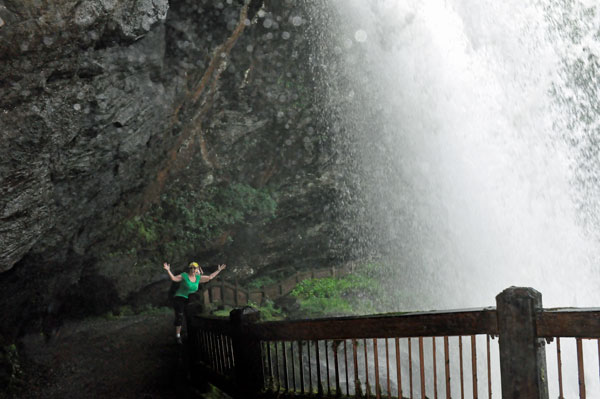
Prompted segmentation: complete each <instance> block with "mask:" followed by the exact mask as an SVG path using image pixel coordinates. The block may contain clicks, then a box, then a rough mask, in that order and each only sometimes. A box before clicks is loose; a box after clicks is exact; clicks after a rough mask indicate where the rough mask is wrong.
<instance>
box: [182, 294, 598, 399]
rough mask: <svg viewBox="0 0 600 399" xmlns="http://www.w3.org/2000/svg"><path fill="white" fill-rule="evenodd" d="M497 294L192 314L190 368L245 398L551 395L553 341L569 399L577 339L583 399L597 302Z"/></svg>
mask: <svg viewBox="0 0 600 399" xmlns="http://www.w3.org/2000/svg"><path fill="white" fill-rule="evenodd" d="M496 299H497V306H496V308H484V309H474V310H459V311H448V312H426V313H412V314H399V315H395V314H386V315H374V316H360V317H340V318H327V319H316V320H296V321H275V322H259V320H258V319H259V317H258V312H256V311H255V310H253V309H251V308H243V309H235V310H234V311H232V312H231V315H230V318H216V317H203V316H198V315H197V316H191V317H190V318H189V320H188V328H189V336H190V343H191V348H192V351H191V352H192V353H193V360H192V361H193V367H196V368H197V370H198V371H201V372H203V373H205V375H208V376H209V378H210V379H211V382H213V383H214V384H215V385H217V386H219V387H221V388H222V389H223V390H224V391H225V392H227V393H229V394H231V395H232V396H234V397H239V398H252V397H264V396H265V395H267V396H268V395H269V394H276V395H279V396H281V395H287V396H290V397H310V396H312V397H315V396H316V397H327V396H332V397H333V396H335V397H367V398H369V397H372V398H392V397H393V398H406V397H409V398H436V399H437V398H446V399H450V398H464V397H473V398H480V397H481V398H483V397H487V398H492V397H497V398H499V397H502V398H505V399H507V398H511V399H512V398H527V399H530V398H535V399H538V398H543V399H546V398H548V397H549V396H548V373H547V371H548V370H547V368H546V350H545V342H546V340H553V342H555V345H556V346H557V347H558V354H559V355H558V361H557V363H556V364H557V367H558V370H559V371H558V372H557V373H554V374H553V375H555V376H556V379H554V378H553V380H552V384H553V385H554V387H553V388H552V389H554V390H555V391H557V395H554V394H553V395H552V397H557V396H558V397H559V398H564V397H565V396H563V385H564V384H563V379H562V373H563V366H564V364H563V363H561V347H560V345H561V339H560V338H563V339H564V338H565V337H574V339H575V340H576V343H577V345H576V346H577V359H578V360H577V369H578V371H577V373H578V376H579V377H578V382H577V384H578V386H579V395H580V397H581V398H585V397H586V390H585V383H586V376H585V370H584V361H583V358H584V357H583V349H582V346H583V345H582V344H581V342H582V340H584V339H594V340H595V341H594V342H596V343H597V344H598V349H597V350H598V353H597V355H598V356H599V357H598V359H596V363H598V361H599V360H600V341H599V339H600V309H587V310H578V309H569V310H562V311H558V310H544V309H543V308H542V306H541V295H540V294H539V293H537V291H535V290H533V289H530V288H514V287H512V288H510V289H507V290H505V291H503V292H502V293H501V294H499V295H498V297H497V298H496ZM496 337H499V339H495V338H496ZM563 347H564V345H563ZM469 358H470V359H469ZM469 364H470V366H469ZM588 377H589V376H588ZM597 378H598V374H596V379H597ZM555 382H557V383H558V386H557V384H556V383H555ZM596 382H597V381H596ZM552 384H551V385H552ZM571 385H572V384H571ZM558 389H560V393H558ZM500 392H501V393H500ZM559 395H560V396H559ZM568 397H573V396H568ZM590 397H598V396H590Z"/></svg>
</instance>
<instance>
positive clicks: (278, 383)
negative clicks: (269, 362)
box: [273, 341, 281, 392]
mask: <svg viewBox="0 0 600 399" xmlns="http://www.w3.org/2000/svg"><path fill="white" fill-rule="evenodd" d="M273 346H274V347H275V378H276V379H277V392H279V391H281V374H280V373H279V350H278V349H277V341H273Z"/></svg>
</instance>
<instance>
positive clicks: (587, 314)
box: [536, 308, 600, 338]
mask: <svg viewBox="0 0 600 399" xmlns="http://www.w3.org/2000/svg"><path fill="white" fill-rule="evenodd" d="M536 331H537V335H538V337H543V338H553V337H575V338H600V308H590V309H581V308H580V309H553V310H548V309H544V311H543V312H539V313H538V314H537V315H536Z"/></svg>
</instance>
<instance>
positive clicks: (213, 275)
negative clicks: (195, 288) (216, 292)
mask: <svg viewBox="0 0 600 399" xmlns="http://www.w3.org/2000/svg"><path fill="white" fill-rule="evenodd" d="M226 267H227V266H226V265H219V266H217V270H216V271H215V272H214V273H211V274H209V275H208V276H202V277H201V278H200V282H201V283H207V282H209V281H210V280H212V279H213V278H215V277H217V276H218V275H219V273H221V270H223V269H225V268H226Z"/></svg>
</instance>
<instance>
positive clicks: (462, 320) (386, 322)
mask: <svg viewBox="0 0 600 399" xmlns="http://www.w3.org/2000/svg"><path fill="white" fill-rule="evenodd" d="M248 332H249V333H252V334H255V335H256V336H257V337H259V338H260V339H262V340H287V341H289V340H299V339H300V340H324V339H352V338H359V339H361V338H391V337H431V336H456V335H463V334H464V335H477V334H493V335H497V334H498V328H497V320H496V311H495V310H494V309H492V308H487V309H480V310H459V311H452V312H426V313H411V314H403V315H375V316H359V317H339V318H327V319H313V320H295V321H272V322H264V323H256V324H253V325H252V326H251V327H249V329H248Z"/></svg>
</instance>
